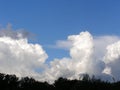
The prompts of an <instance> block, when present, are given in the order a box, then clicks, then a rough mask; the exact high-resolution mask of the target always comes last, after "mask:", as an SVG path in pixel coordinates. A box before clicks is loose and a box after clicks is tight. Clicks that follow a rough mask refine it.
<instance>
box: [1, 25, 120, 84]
mask: <svg viewBox="0 0 120 90" xmlns="http://www.w3.org/2000/svg"><path fill="white" fill-rule="evenodd" d="M28 35H29V34H28V33H25V32H22V31H17V30H16V31H14V30H12V29H11V28H10V27H7V28H6V29H5V28H4V29H1V30H0V72H1V73H8V74H16V75H17V76H19V77H23V76H32V77H34V78H35V79H37V80H39V81H48V82H50V83H53V82H54V80H56V79H58V78H59V77H64V78H68V79H79V78H80V75H83V74H84V73H87V74H89V75H90V76H92V75H96V77H100V78H101V79H103V80H109V81H112V79H111V78H112V77H114V78H115V79H116V80H119V76H120V73H119V71H120V69H119V67H118V66H119V64H120V41H119V40H120V38H119V37H118V36H110V35H105V36H92V35H91V34H90V33H89V32H88V31H84V32H81V33H80V34H78V35H69V36H68V39H67V40H64V41H61V40H59V42H57V44H56V45H57V46H55V47H56V49H57V48H65V49H67V50H69V54H70V57H63V58H61V59H54V60H52V61H50V62H49V63H48V64H47V63H46V59H47V58H48V55H47V53H46V52H45V50H44V49H43V48H42V45H40V44H32V43H28V39H27V37H28ZM41 69H43V70H42V71H41Z"/></svg>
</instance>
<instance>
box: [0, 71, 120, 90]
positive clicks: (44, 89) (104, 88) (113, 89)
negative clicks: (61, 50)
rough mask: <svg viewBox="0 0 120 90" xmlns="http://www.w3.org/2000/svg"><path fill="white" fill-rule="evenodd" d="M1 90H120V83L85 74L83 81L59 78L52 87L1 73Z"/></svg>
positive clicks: (45, 83) (26, 78)
mask: <svg viewBox="0 0 120 90" xmlns="http://www.w3.org/2000/svg"><path fill="white" fill-rule="evenodd" d="M0 90H120V82H115V83H109V82H104V81H101V80H100V79H95V77H94V76H93V77H92V78H90V77H89V75H88V74H85V75H84V76H83V79H82V80H68V79H65V78H59V79H58V80H56V81H55V82H54V84H52V85H50V84H48V83H47V82H39V81H36V80H34V79H33V78H29V77H24V78H21V79H19V78H18V77H16V76H15V75H8V74H2V73H0Z"/></svg>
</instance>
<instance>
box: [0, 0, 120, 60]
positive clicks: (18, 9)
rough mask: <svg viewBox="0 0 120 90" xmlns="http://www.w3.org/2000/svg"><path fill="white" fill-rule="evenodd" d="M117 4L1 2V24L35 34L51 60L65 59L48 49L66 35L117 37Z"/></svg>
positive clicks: (98, 0)
mask: <svg viewBox="0 0 120 90" xmlns="http://www.w3.org/2000/svg"><path fill="white" fill-rule="evenodd" d="M119 4H120V1H119V0H115V1H113V0H20V1H16V0H11V1H9V0H4V1H0V24H1V25H2V26H6V25H7V23H11V24H12V27H13V28H14V29H19V28H23V29H25V30H27V31H28V32H31V33H33V34H35V36H36V37H35V39H36V40H35V42H36V43H40V44H42V45H43V46H44V48H45V49H46V51H47V53H49V58H50V60H51V59H53V58H54V57H55V56H56V57H58V58H61V57H63V56H64V55H68V54H67V52H66V51H63V50H60V49H59V50H58V51H57V52H56V50H55V49H51V48H48V47H47V46H49V45H53V44H55V42H56V41H57V40H64V39H67V36H68V35H71V34H78V33H79V32H81V31H85V30H87V31H89V32H90V33H92V34H93V35H106V34H114V35H116V34H117V35H119V29H120V25H119V23H120V11H119V10H120V6H119ZM61 53H64V54H63V55H62V54H61ZM53 55H54V56H53Z"/></svg>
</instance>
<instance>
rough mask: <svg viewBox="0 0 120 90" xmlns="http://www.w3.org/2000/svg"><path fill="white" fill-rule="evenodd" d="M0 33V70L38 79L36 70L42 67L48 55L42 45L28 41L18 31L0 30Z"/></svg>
mask: <svg viewBox="0 0 120 90" xmlns="http://www.w3.org/2000/svg"><path fill="white" fill-rule="evenodd" d="M0 35H1V36H0V72H1V73H8V74H16V75H17V76H20V77H23V76H33V77H34V78H37V79H38V77H40V76H39V72H38V71H36V70H37V69H38V70H40V69H41V68H43V67H44V63H45V60H46V59H47V57H48V55H47V54H46V52H45V50H43V48H42V46H41V45H39V44H32V43H28V39H27V38H25V37H24V34H23V33H20V32H19V31H18V32H17V31H12V30H2V31H0ZM19 35H20V37H19Z"/></svg>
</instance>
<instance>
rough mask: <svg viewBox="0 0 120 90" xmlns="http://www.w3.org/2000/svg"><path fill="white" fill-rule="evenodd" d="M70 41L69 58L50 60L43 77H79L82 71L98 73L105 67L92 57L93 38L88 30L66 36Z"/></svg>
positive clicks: (51, 79)
mask: <svg viewBox="0 0 120 90" xmlns="http://www.w3.org/2000/svg"><path fill="white" fill-rule="evenodd" d="M68 41H70V42H71V43H72V45H71V48H70V56H71V57H69V58H62V59H55V60H53V61H51V63H50V68H47V70H46V71H45V72H44V77H45V78H46V77H48V79H49V80H50V81H54V80H56V79H57V78H59V77H65V78H69V79H79V77H80V75H81V74H83V73H88V74H90V75H100V74H101V73H102V71H103V69H104V67H105V65H104V62H103V61H102V60H101V61H100V60H97V59H95V58H94V54H95V53H94V50H95V48H94V40H93V37H92V35H91V34H90V33H89V32H87V31H86V32H81V33H80V34H79V35H70V36H68Z"/></svg>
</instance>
